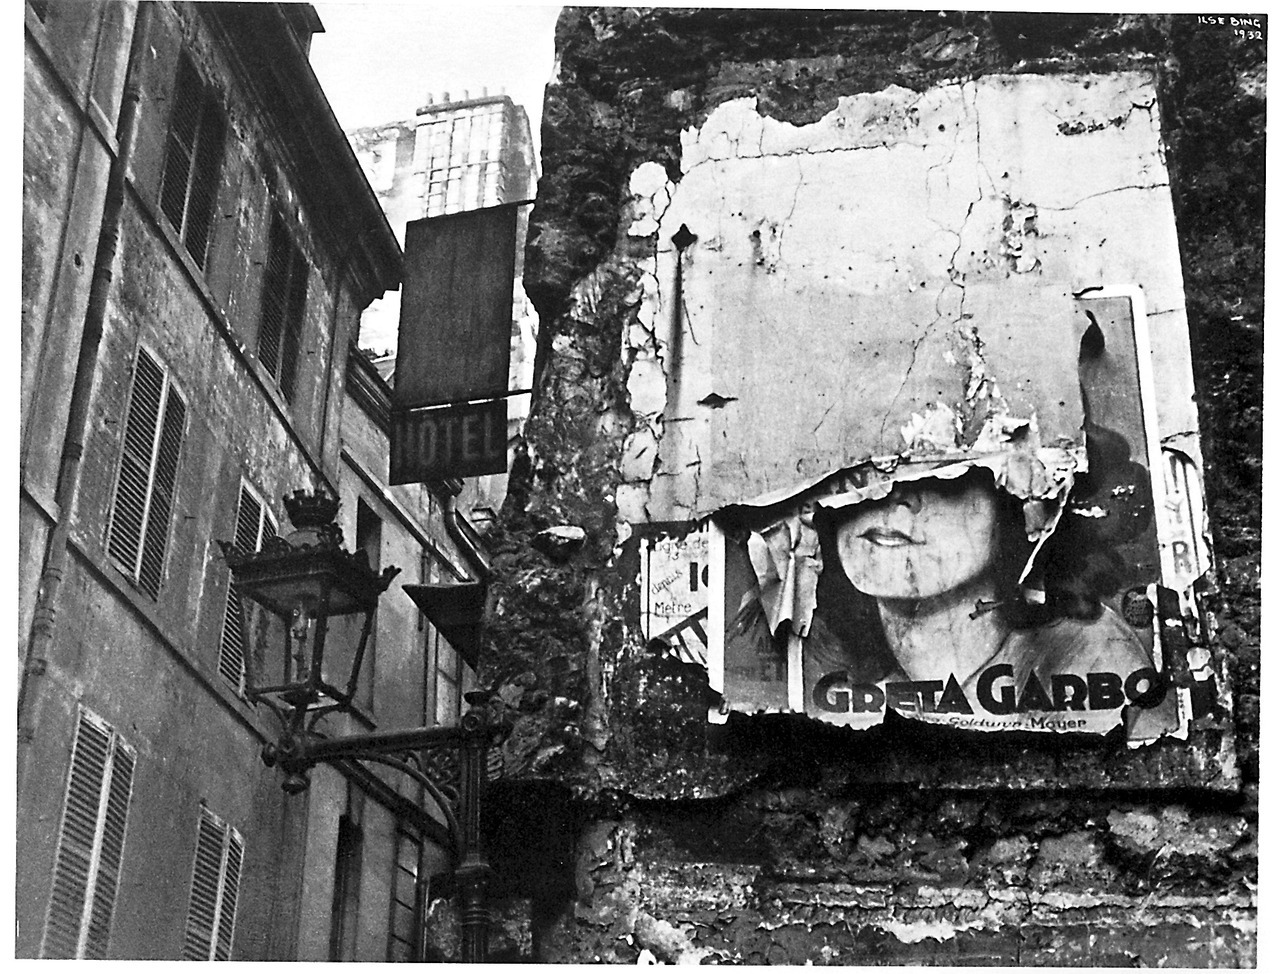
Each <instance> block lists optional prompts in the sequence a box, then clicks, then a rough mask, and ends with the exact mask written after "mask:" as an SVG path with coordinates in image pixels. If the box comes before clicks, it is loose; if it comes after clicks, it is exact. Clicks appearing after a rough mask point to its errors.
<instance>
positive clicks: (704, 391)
mask: <svg viewBox="0 0 1280 974" xmlns="http://www.w3.org/2000/svg"><path fill="white" fill-rule="evenodd" d="M680 167H681V176H680V178H679V179H678V180H673V179H671V178H670V176H669V174H668V173H667V172H666V171H665V170H664V169H663V168H662V167H660V166H657V165H650V164H646V166H642V167H641V168H640V169H638V170H637V171H636V172H635V173H634V174H633V176H632V180H631V187H632V191H633V201H632V220H631V224H630V229H629V231H628V232H629V234H630V236H631V237H632V238H633V241H634V243H633V245H634V247H635V248H636V252H638V253H641V252H643V250H642V248H641V243H642V242H652V248H653V249H652V252H651V256H650V257H648V258H646V259H644V260H641V261H639V269H640V271H641V273H640V274H639V275H638V283H637V294H638V310H637V313H636V320H635V324H634V325H633V326H632V328H631V329H630V332H629V335H628V341H627V345H626V347H625V349H624V353H625V354H626V356H627V357H628V360H629V361H630V363H631V369H630V373H629V379H628V393H629V396H630V403H631V408H632V411H633V413H634V414H635V415H636V416H638V417H640V418H641V419H642V420H643V421H642V422H640V423H638V424H637V426H636V428H635V430H634V432H633V433H632V434H631V436H630V437H629V438H628V441H627V443H626V445H625V448H624V455H623V458H622V461H621V463H622V471H623V474H624V480H625V481H627V482H626V483H625V484H624V486H623V487H622V488H621V489H620V490H619V492H618V497H617V500H618V508H619V514H620V518H621V519H622V520H624V521H627V522H628V523H629V524H631V525H634V526H637V527H638V528H639V529H640V530H641V531H642V532H643V531H646V530H650V533H652V532H651V529H649V528H648V527H647V525H655V524H657V523H667V524H671V523H677V524H679V523H683V524H686V525H690V526H696V527H697V534H696V535H689V536H688V537H689V538H692V539H693V540H685V541H680V540H679V539H680V537H681V535H680V534H679V532H675V533H671V532H668V534H667V535H665V536H664V537H666V539H667V540H666V541H665V542H663V543H662V544H661V545H659V547H656V548H655V547H653V542H652V539H651V545H650V547H651V548H652V558H651V560H650V562H648V563H646V564H649V566H650V567H649V568H648V569H647V573H642V576H641V577H638V581H639V583H640V587H641V597H642V601H643V603H644V605H645V606H646V608H645V609H644V610H643V619H642V627H643V630H644V635H645V638H646V639H648V640H649V641H650V642H651V643H652V642H654V641H655V640H656V641H657V642H658V643H664V642H667V643H670V644H671V645H672V646H673V647H674V648H675V649H676V650H677V651H678V655H680V656H681V658H683V659H685V660H686V661H693V662H696V663H698V664H699V665H705V666H706V669H707V673H708V679H709V681H710V684H711V686H712V688H713V689H714V690H716V691H718V692H719V693H720V694H721V695H722V700H723V703H722V705H721V706H720V708H719V711H718V712H717V713H713V715H712V719H723V717H724V715H725V713H727V712H728V711H741V712H745V713H755V712H761V711H765V712H768V711H793V712H802V713H805V714H808V715H810V716H812V717H814V718H816V719H819V720H822V721H828V722H832V723H836V724H843V725H849V726H853V727H868V726H872V725H874V724H877V723H879V722H881V721H882V720H883V719H884V715H885V714H886V712H888V711H890V710H892V711H896V712H897V713H900V714H904V715H906V716H908V717H911V718H913V719H917V720H922V721H929V722H932V723H941V724H946V725H950V726H955V727H960V728H965V729H971V730H981V731H1005V730H1018V731H1031V732H1067V733H1073V732H1083V733H1097V734H1101V733H1108V732H1111V731H1113V730H1114V729H1115V728H1117V727H1121V726H1122V727H1123V728H1124V731H1123V732H1124V733H1125V734H1126V735H1127V737H1128V739H1129V740H1130V741H1131V742H1134V743H1140V742H1142V741H1148V740H1153V739H1155V738H1158V737H1161V736H1165V735H1175V736H1185V734H1186V732H1187V727H1188V722H1189V721H1190V720H1191V719H1193V718H1194V717H1195V716H1196V715H1197V714H1198V713H1200V712H1203V711H1205V709H1206V708H1212V707H1213V706H1215V705H1216V704H1215V701H1216V700H1217V688H1216V684H1215V682H1214V674H1213V672H1212V670H1211V668H1210V667H1209V666H1208V665H1207V664H1208V654H1207V651H1206V650H1205V648H1204V645H1203V644H1204V627H1205V617H1204V614H1203V613H1202V611H1201V607H1200V604H1199V599H1198V595H1199V593H1200V592H1201V590H1202V589H1203V588H1204V587H1205V586H1206V585H1207V584H1208V581H1207V580H1208V578H1209V577H1210V572H1211V553H1210V551H1209V547H1208V541H1207V538H1208V535H1209V531H1208V526H1207V524H1206V523H1205V517H1204V503H1203V498H1202V496H1201V492H1200V477H1199V471H1200V465H1201V454H1200V444H1199V435H1198V429H1197V419H1196V409H1195V404H1194V401H1193V395H1192V393H1193V382H1192V375H1191V365H1190V353H1189V347H1188V339H1187V321H1186V313H1185V308H1184V304H1183V294H1182V278H1181V268H1180V263H1179V255H1178V247H1177V236H1176V233H1175V227H1174V220H1173V208H1172V201H1171V197H1170V194H1169V186H1168V173H1167V171H1166V170H1165V166H1164V161H1163V154H1162V147H1161V144H1160V120H1159V106H1158V103H1157V101H1156V98H1155V84H1154V78H1153V76H1152V75H1151V73H1150V72H1149V71H1147V70H1145V69H1141V68H1138V69H1135V70H1134V71H1132V72H1119V73H1116V72H1111V73H1107V74H1099V75H1096V76H1095V75H1087V74H1084V75H1080V74H1073V75H1061V76H1044V75H1010V76H999V75H991V76H984V77H982V78H978V79H974V80H967V81H955V82H947V83H940V84H938V85H935V86H933V87H930V88H928V89H927V90H925V91H922V92H917V91H910V90H908V89H905V88H897V87H890V88H887V89H885V90H883V91H878V92H867V93H862V94H857V95H852V96H842V97H840V98H839V99H838V100H837V101H836V103H835V104H834V106H833V107H830V109H829V110H828V111H826V114H823V115H821V116H820V117H818V116H815V118H814V120H813V121H812V122H810V123H807V124H792V123H789V122H784V121H780V120H777V119H774V118H771V117H769V116H768V115H767V114H766V113H764V112H762V111H761V110H760V107H759V106H758V105H756V104H755V103H754V101H753V100H751V99H740V100H737V101H729V102H726V103H724V104H721V105H719V106H717V107H716V108H715V109H714V111H712V112H711V113H710V115H709V116H708V117H707V119H706V120H705V121H704V122H703V123H702V124H701V125H700V126H699V127H697V128H691V129H689V130H688V131H686V132H685V133H684V136H683V138H682V148H681V158H680ZM676 542H678V543H676ZM681 559H684V560H683V561H682V560H681ZM686 562H687V564H686ZM695 562H696V563H697V564H699V565H705V566H706V569H707V570H706V574H705V577H702V578H700V577H699V576H698V575H697V574H690V572H689V569H690V566H691V565H692V564H693V563H695ZM699 570H701V569H699ZM675 580H681V581H680V586H679V589H680V591H679V598H675V597H674V592H675V590H674V589H673V588H672V587H671V586H673V585H675V584H676V582H675ZM686 582H687V584H686Z"/></svg>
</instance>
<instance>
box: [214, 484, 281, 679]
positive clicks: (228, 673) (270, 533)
mask: <svg viewBox="0 0 1280 974" xmlns="http://www.w3.org/2000/svg"><path fill="white" fill-rule="evenodd" d="M275 535H276V528H275V521H274V520H273V519H272V517H271V514H270V513H269V512H268V511H267V510H266V508H264V507H263V506H262V504H261V503H259V502H258V499H257V498H256V497H254V496H253V494H252V493H250V492H249V491H248V490H247V489H246V488H245V487H243V486H242V487H241V488H240V500H239V503H238V504H237V507H236V531H235V539H234V543H235V546H236V547H237V548H239V549H240V550H242V551H258V550H260V549H261V548H262V546H263V544H265V543H266V541H267V540H268V539H269V538H274V537H275ZM244 623H245V620H244V615H243V610H242V607H241V600H240V594H239V593H238V592H237V591H236V590H235V586H234V585H230V584H228V586H227V608H226V613H225V615H224V617H223V623H222V642H221V644H220V646H219V651H218V672H219V673H221V674H222V676H223V678H224V679H226V680H227V682H229V683H230V684H231V685H232V686H234V687H235V688H236V690H237V692H239V691H241V690H242V689H243V688H244V653H245V646H246V645H247V644H248V639H247V634H246V633H245V630H244Z"/></svg>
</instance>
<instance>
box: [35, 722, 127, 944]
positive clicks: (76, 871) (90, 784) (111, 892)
mask: <svg viewBox="0 0 1280 974" xmlns="http://www.w3.org/2000/svg"><path fill="white" fill-rule="evenodd" d="M135 758H136V753H135V751H134V750H133V748H131V747H129V746H128V745H127V744H125V743H124V742H123V741H122V740H121V739H120V736H119V735H118V734H116V732H115V731H114V730H112V729H111V727H110V726H108V725H107V724H106V723H105V722H104V721H103V720H102V719H101V718H100V717H98V716H97V715H96V714H93V713H90V712H89V711H87V710H84V709H81V711H80V716H79V721H78V724H77V726H76V736H75V743H74V744H73V745H72V750H71V771H70V773H69V774H68V778H67V797H66V802H65V804H64V806H63V811H62V826H61V828H60V830H59V834H58V852H57V856H56V858H55V860H54V866H53V892H52V894H51V895H50V898H49V918H48V921H47V922H46V924H45V928H44V944H43V946H42V948H41V951H40V955H41V956H42V957H61V958H72V957H75V958H93V959H100V958H104V957H106V956H107V947H108V945H109V943H110V941H111V917H112V913H113V912H114V910H115V902H116V887H117V886H118V884H119V880H120V859H121V854H122V853H123V851H124V837H125V824H126V820H127V819H128V814H129V796H130V793H131V791H132V788H133V767H134V761H135Z"/></svg>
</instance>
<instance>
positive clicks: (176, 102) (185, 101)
mask: <svg viewBox="0 0 1280 974" xmlns="http://www.w3.org/2000/svg"><path fill="white" fill-rule="evenodd" d="M203 93H204V84H203V83H202V82H201V81H200V76H199V75H198V74H196V69H195V68H194V67H193V66H192V64H191V59H190V58H188V57H187V56H186V55H185V54H184V55H182V56H181V57H180V58H179V59H178V75H177V78H176V79H175V80H174V85H173V108H172V114H171V115H170V116H169V135H168V139H167V140H166V143H165V156H164V175H163V177H162V178H161V182H160V209H161V210H163V211H164V215H165V216H166V217H168V218H169V222H170V223H171V224H173V229H174V230H176V231H177V232H178V235H179V236H182V233H183V223H184V222H185V217H186V211H187V196H188V191H189V189H190V182H191V162H192V159H193V158H194V156H195V149H196V133H197V131H198V130H199V127H200V102H201V100H202V95H203Z"/></svg>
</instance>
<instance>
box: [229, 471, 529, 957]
mask: <svg viewBox="0 0 1280 974" xmlns="http://www.w3.org/2000/svg"><path fill="white" fill-rule="evenodd" d="M338 504H339V502H338V499H337V498H336V497H333V496H332V495H330V494H328V493H326V492H323V491H318V492H306V491H295V492H294V493H292V494H289V495H287V496H286V497H285V498H284V505H285V509H286V511H287V512H288V514H289V520H290V521H291V522H293V526H294V531H293V532H292V533H291V534H290V535H289V536H288V537H286V538H273V539H272V540H270V541H268V542H267V544H266V545H264V547H263V548H262V550H261V551H256V552H251V551H244V550H242V549H239V548H236V547H235V545H234V544H230V543H228V542H225V541H220V542H219V545H220V546H221V548H222V552H223V556H224V558H225V559H226V562H227V564H228V566H229V567H230V568H231V575H232V584H233V585H234V586H235V589H236V591H237V593H239V595H240V604H241V612H243V611H244V603H245V602H246V601H250V602H254V603H256V604H258V605H260V606H262V607H263V608H264V609H266V611H267V612H269V613H270V614H271V615H272V616H275V617H276V618H278V619H280V620H281V621H282V622H283V638H282V640H281V643H280V646H279V647H278V648H277V653H278V655H277V656H276V659H275V660H274V662H273V661H271V660H270V659H269V658H268V659H266V660H264V662H263V665H261V666H260V665H259V662H258V660H257V658H256V656H255V654H254V653H253V652H247V653H245V693H246V695H247V696H248V698H249V700H250V701H252V702H254V703H262V704H265V705H266V706H267V708H268V709H269V710H270V711H271V712H272V714H273V715H274V716H275V718H276V719H277V721H278V722H279V725H280V734H279V737H278V738H277V739H276V740H275V741H272V742H269V743H267V744H266V745H264V747H263V751H262V758H263V761H264V762H265V763H266V764H267V766H268V767H274V766H277V765H278V766H279V767H280V768H281V770H282V771H283V772H284V782H283V788H284V790H285V791H286V792H287V793H289V794H298V793H299V792H302V791H305V790H306V788H307V787H308V785H309V784H310V771H311V769H312V768H313V767H315V765H317V764H319V763H321V762H342V761H367V762H371V763H375V764H381V765H384V766H387V767H391V768H393V769H395V770H397V771H400V772H402V773H404V774H406V775H408V776H409V777H411V778H412V779H413V780H414V781H416V782H417V783H418V784H420V785H421V786H422V788H423V790H424V791H425V792H426V793H427V794H428V795H430V797H431V798H432V800H433V801H434V802H435V804H436V805H437V806H438V807H439V809H440V811H441V814H442V815H443V816H444V819H445V826H446V828H447V830H448V832H449V835H450V838H451V840H452V848H451V850H450V851H451V853H452V855H453V860H454V866H455V876H456V878H457V881H458V886H459V890H460V900H461V909H460V911H459V912H460V914H461V927H462V959H463V961H464V962H470V963H482V962H484V960H485V958H486V955H487V952H488V928H489V911H488V907H487V904H486V898H485V894H486V889H487V886H488V879H489V873H490V868H489V864H488V862H487V861H486V859H485V855H484V849H483V846H482V843H481V837H480V801H481V789H482V786H483V784H484V781H485V772H486V766H487V756H488V751H489V749H490V748H491V747H493V746H495V745H496V744H498V743H500V742H501V740H502V738H503V737H504V736H505V734H506V733H507V732H508V730H509V724H508V721H507V719H506V717H505V715H504V713H503V708H502V704H501V702H500V701H497V700H496V699H491V698H490V697H489V695H488V694H485V693H471V694H468V695H467V700H468V702H469V703H470V704H471V705H472V706H471V708H470V709H469V710H468V711H467V713H466V714H464V715H463V717H462V719H461V721H460V722H459V723H458V725H456V726H449V727H416V728H410V729H406V730H387V731H377V732H374V733H370V734H358V735H349V736H346V737H331V736H328V735H326V734H324V733H323V732H322V731H321V730H319V729H318V725H319V723H320V721H321V720H322V719H323V718H325V717H327V716H329V715H331V714H335V713H341V712H344V711H348V710H350V709H351V708H352V706H353V701H354V699H355V695H356V691H357V689H358V686H359V680H360V668H361V663H362V662H363V660H364V654H365V649H366V647H367V645H368V642H369V635H370V632H371V630H372V627H373V619H374V610H375V609H376V608H377V605H378V599H379V598H380V597H381V596H382V594H383V593H384V592H385V591H386V590H387V587H388V586H389V585H390V584H391V581H392V579H394V578H395V576H396V575H397V574H399V571H400V570H399V569H398V568H387V569H385V570H384V571H382V572H381V573H378V572H375V571H374V570H373V569H372V568H370V567H369V561H368V557H367V556H366V555H365V553H364V552H362V551H357V552H348V551H344V550H343V548H342V530H341V529H340V528H339V527H338V525H337V524H336V523H335V521H334V519H335V517H336V516H337V513H338ZM477 587H479V588H480V590H481V591H480V593H479V595H480V597H479V598H477V591H476V589H477ZM406 588H407V589H408V588H410V587H408V586H406ZM412 588H413V590H411V592H410V594H411V595H413V596H414V597H415V599H414V600H415V601H416V602H419V604H420V605H421V606H422V607H423V609H424V611H427V612H428V614H433V613H439V614H441V615H442V617H443V618H446V619H447V620H448V625H449V626H451V627H453V628H454V629H458V630H459V631H465V632H467V633H469V634H474V633H476V632H478V628H479V623H480V619H481V616H482V613H483V583H475V582H473V583H470V584H463V585H461V586H458V592H457V593H456V596H455V597H452V598H451V595H450V593H449V592H448V591H447V589H442V588H441V587H440V586H433V587H432V588H431V593H430V598H429V599H427V600H426V601H427V602H429V603H430V604H429V605H428V604H424V600H423V596H422V594H421V593H420V591H418V590H421V588H422V587H421V586H415V587H412ZM342 617H353V618H355V619H357V621H359V624H360V635H359V638H358V642H357V644H356V647H355V650H354V652H353V653H352V655H351V668H350V672H349V673H346V674H344V677H345V678H344V679H335V678H334V674H335V673H336V672H337V670H338V668H339V667H338V660H337V659H335V655H334V653H333V652H332V650H333V647H330V646H327V645H326V644H327V643H328V642H330V637H331V635H332V633H333V632H334V631H335V627H334V626H331V625H330V622H331V620H334V619H340V618H342ZM242 623H243V619H242ZM459 627H460V628H459ZM243 631H245V632H247V631H248V629H247V627H243ZM338 631H341V629H340V627H338ZM327 650H328V651H329V654H328V656H326V651H327ZM269 654H270V650H269V651H268V656H269ZM341 668H342V669H345V666H344V667H341ZM440 751H453V752H456V753H457V758H458V760H457V762H456V767H457V777H456V780H455V781H453V782H449V781H442V780H440V777H439V775H437V774H436V773H433V771H432V770H431V769H432V761H431V758H432V757H433V756H434V754H433V752H436V753H438V752H440ZM452 763H453V762H445V764H446V765H447V764H452Z"/></svg>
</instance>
